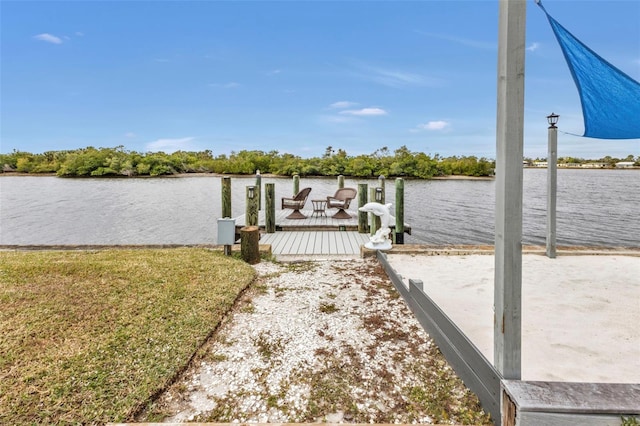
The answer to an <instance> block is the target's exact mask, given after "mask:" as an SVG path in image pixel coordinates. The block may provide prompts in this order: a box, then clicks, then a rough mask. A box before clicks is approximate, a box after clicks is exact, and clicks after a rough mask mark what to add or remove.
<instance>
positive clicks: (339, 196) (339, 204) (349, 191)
mask: <svg viewBox="0 0 640 426" xmlns="http://www.w3.org/2000/svg"><path fill="white" fill-rule="evenodd" d="M357 193H358V191H356V190H355V189H354V188H340V189H338V190H337V191H336V193H335V194H334V195H333V197H332V196H328V197H327V208H330V209H338V212H337V213H336V214H334V215H333V218H334V219H351V215H350V214H349V213H347V212H346V211H345V210H346V209H348V208H349V204H350V203H351V200H353V199H354V198H356V194H357Z"/></svg>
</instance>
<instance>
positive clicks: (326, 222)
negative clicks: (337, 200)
mask: <svg viewBox="0 0 640 426" xmlns="http://www.w3.org/2000/svg"><path fill="white" fill-rule="evenodd" d="M300 211H301V212H302V213H303V214H304V215H305V216H306V219H287V215H289V214H290V213H291V210H276V232H278V231H358V213H356V212H355V211H348V213H349V215H350V216H351V218H350V219H334V218H333V217H331V215H332V214H333V213H335V212H334V211H330V210H329V211H327V215H326V216H321V215H320V216H318V215H314V214H313V210H300ZM245 225H246V219H245V215H241V216H238V217H237V218H236V234H238V235H239V234H240V228H242V227H243V226H245ZM258 227H259V228H260V230H261V232H264V228H265V212H264V210H261V211H259V212H258ZM390 228H391V230H392V231H393V230H394V229H395V225H394V224H392V225H391V226H390ZM404 232H405V233H406V234H409V235H411V226H409V225H407V224H405V225H404Z"/></svg>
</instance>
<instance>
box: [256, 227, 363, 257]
mask: <svg viewBox="0 0 640 426" xmlns="http://www.w3.org/2000/svg"><path fill="white" fill-rule="evenodd" d="M368 241H369V234H360V233H358V232H354V231H347V232H344V231H298V232H276V233H273V234H263V235H262V238H260V244H271V252H272V253H273V254H274V255H276V256H277V255H314V256H315V255H356V254H360V246H361V245H363V244H365V243H366V242H368Z"/></svg>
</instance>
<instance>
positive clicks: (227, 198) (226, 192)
mask: <svg viewBox="0 0 640 426" xmlns="http://www.w3.org/2000/svg"><path fill="white" fill-rule="evenodd" d="M221 185H222V191H221V192H222V217H223V218H224V217H231V178H230V177H229V176H224V177H223V178H222V183H221Z"/></svg>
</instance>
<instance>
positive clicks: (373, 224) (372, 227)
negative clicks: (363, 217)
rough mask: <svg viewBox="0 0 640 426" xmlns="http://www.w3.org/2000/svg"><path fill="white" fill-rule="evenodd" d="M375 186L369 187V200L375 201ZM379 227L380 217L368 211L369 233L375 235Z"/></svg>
mask: <svg viewBox="0 0 640 426" xmlns="http://www.w3.org/2000/svg"><path fill="white" fill-rule="evenodd" d="M376 192H377V188H369V202H370V203H375V202H376ZM378 229H380V218H379V217H378V216H376V215H375V214H373V213H369V235H375V233H376V231H377V230H378Z"/></svg>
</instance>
